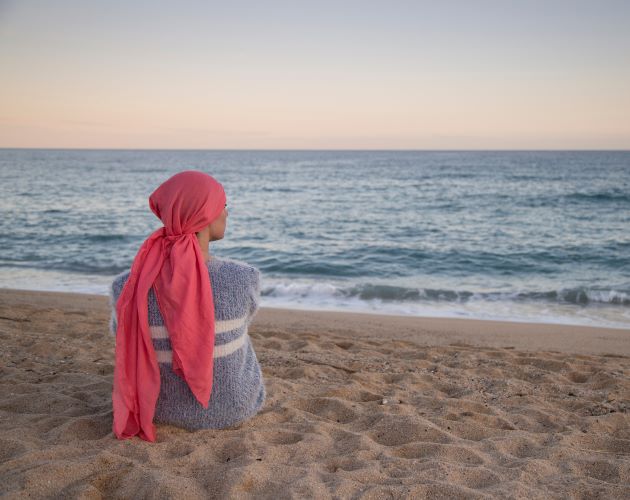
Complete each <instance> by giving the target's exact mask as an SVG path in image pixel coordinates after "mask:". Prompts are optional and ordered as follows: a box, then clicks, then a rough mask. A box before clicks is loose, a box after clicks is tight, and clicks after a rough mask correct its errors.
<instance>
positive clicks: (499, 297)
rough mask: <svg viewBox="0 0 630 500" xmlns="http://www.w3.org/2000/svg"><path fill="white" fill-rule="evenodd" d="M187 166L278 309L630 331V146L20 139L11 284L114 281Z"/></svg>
mask: <svg viewBox="0 0 630 500" xmlns="http://www.w3.org/2000/svg"><path fill="white" fill-rule="evenodd" d="M189 169H195V170H202V171H204V172H207V173H209V174H211V175H213V176H214V177H216V179H217V180H219V181H220V182H221V183H222V184H223V186H224V188H225V190H226V193H227V203H228V212H229V215H228V222H227V230H226V235H225V238H224V239H223V240H221V241H217V242H212V243H211V246H210V253H211V254H213V255H216V256H218V257H228V258H233V259H238V260H243V261H246V262H248V263H250V264H252V265H254V266H256V267H258V268H259V269H260V270H261V272H262V276H263V283H262V306H263V307H289V308H298V309H312V310H338V311H357V312H372V313H382V314H401V315H413V316H434V317H457V318H478V319H491V320H511V321H520V322H533V323H537V322H544V323H562V324H575V325H598V326H608V327H615V328H629V327H630V152H628V151H539V152H536V151H487V152H486V151H267V150H264V151H218V150H212V151H172V150H165V151H155V150H138V151H132V150H16V149H4V150H0V207H1V210H2V218H1V219H0V228H1V230H0V287H2V288H18V289H31V290H59V291H74V292H87V293H96V294H107V293H108V287H109V284H110V282H111V280H112V277H113V276H115V275H116V274H118V273H120V272H122V271H124V270H125V269H128V268H129V266H130V265H131V262H132V260H133V258H134V256H135V254H136V252H137V250H138V248H139V246H140V245H141V244H142V242H143V241H144V239H145V238H146V237H147V236H148V235H149V234H150V233H151V232H152V231H154V230H155V229H157V228H159V227H160V226H161V222H160V221H159V220H158V219H157V218H156V217H155V215H153V213H152V212H151V211H150V209H149V206H148V197H149V195H150V194H151V192H152V191H153V190H154V189H155V188H156V187H157V186H158V185H159V184H160V183H161V182H163V181H164V180H166V179H167V178H168V177H170V176H171V175H173V174H174V173H176V172H179V171H181V170H189Z"/></svg>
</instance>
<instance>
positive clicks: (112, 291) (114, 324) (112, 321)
mask: <svg viewBox="0 0 630 500" xmlns="http://www.w3.org/2000/svg"><path fill="white" fill-rule="evenodd" d="M117 299H118V297H117V296H116V282H115V281H114V282H113V283H112V284H111V286H110V287H109V308H110V311H111V315H110V318H109V334H110V335H111V336H113V337H116V329H117V328H118V319H117V318H116V300H117Z"/></svg>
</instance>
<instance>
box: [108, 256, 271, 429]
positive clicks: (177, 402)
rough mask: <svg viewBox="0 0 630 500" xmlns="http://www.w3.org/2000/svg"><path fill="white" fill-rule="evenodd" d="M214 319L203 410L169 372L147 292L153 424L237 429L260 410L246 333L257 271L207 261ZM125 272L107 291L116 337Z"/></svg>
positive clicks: (167, 351)
mask: <svg viewBox="0 0 630 500" xmlns="http://www.w3.org/2000/svg"><path fill="white" fill-rule="evenodd" d="M208 271H209V274H210V280H211V283H212V295H213V298H214V315H215V344H214V345H215V347H214V368H213V369H214V374H213V385H212V394H211V396H210V402H209V404H208V408H203V407H202V406H201V405H200V404H199V402H198V401H197V400H196V399H195V397H194V395H193V393H192V392H191V391H190V388H189V387H188V385H187V384H186V382H185V381H184V380H183V379H182V378H180V377H179V376H177V375H175V373H174V372H173V370H172V361H171V358H172V350H171V343H170V340H169V336H168V331H167V330H166V328H165V326H164V320H163V318H162V315H161V314H160V310H159V308H158V303H157V300H156V297H155V292H154V290H153V288H151V290H150V291H149V298H148V302H149V311H148V312H149V326H150V330H151V338H152V342H153V347H154V349H155V351H156V355H157V359H158V366H159V367H160V395H159V397H158V401H157V405H156V409H155V415H154V417H153V422H155V423H156V424H158V423H162V424H170V425H175V426H178V427H182V428H184V429H188V430H191V431H192V430H196V429H222V428H225V427H230V426H232V425H236V424H239V423H241V422H243V421H244V420H247V419H248V418H250V417H252V416H254V415H255V414H256V413H257V412H258V411H259V410H260V408H262V406H263V404H264V402H265V398H266V395H267V393H266V389H265V385H264V381H263V376H262V371H261V369H260V364H259V363H258V359H257V357H256V353H255V352H254V348H253V346H252V342H251V339H250V337H249V335H248V334H247V329H248V327H249V324H250V323H251V321H252V320H253V318H254V316H255V314H256V312H257V310H258V305H259V302H260V271H259V270H258V269H256V268H255V267H253V266H250V265H249V264H247V263H245V262H240V261H237V260H233V259H223V258H222V259H218V258H216V257H212V258H211V259H210V260H209V261H208ZM129 272H130V271H125V272H124V273H122V274H120V275H118V276H117V277H116V278H115V279H114V281H113V283H112V287H111V290H110V306H111V308H112V316H111V321H110V332H111V333H112V334H113V335H116V328H117V324H116V306H115V305H116V301H117V300H118V297H119V296H120V293H121V291H122V289H123V286H124V285H125V283H126V281H127V279H128V277H129Z"/></svg>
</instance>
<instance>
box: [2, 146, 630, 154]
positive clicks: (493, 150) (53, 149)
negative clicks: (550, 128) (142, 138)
mask: <svg viewBox="0 0 630 500" xmlns="http://www.w3.org/2000/svg"><path fill="white" fill-rule="evenodd" d="M0 151H309V152H310V151H380V152H389V151H392V152H447V153H448V152H462V153H465V152H501V151H504V152H547V151H548V152H563V151H564V152H573V151H582V152H619V153H627V152H630V149H592V148H588V149H563V148H551V149H549V148H546V149H510V148H502V149H487V148H480V149H413V148H394V149H388V148H374V149H371V148H368V149H366V148H316V149H309V148H46V147H27V148H19V147H2V146H0Z"/></svg>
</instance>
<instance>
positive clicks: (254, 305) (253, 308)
mask: <svg viewBox="0 0 630 500" xmlns="http://www.w3.org/2000/svg"><path fill="white" fill-rule="evenodd" d="M260 281H261V275H260V271H259V270H258V269H257V268H255V267H252V268H251V277H250V280H249V287H248V290H247V300H248V307H249V309H248V313H247V324H248V325H249V324H250V323H251V322H252V321H253V319H254V316H256V313H257V312H258V309H259V306H260Z"/></svg>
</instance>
